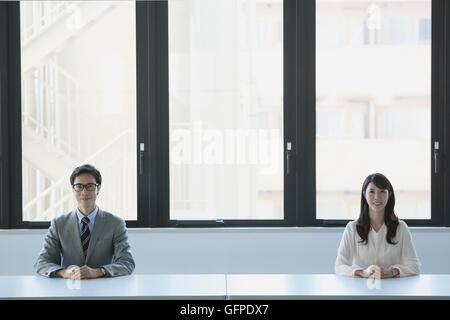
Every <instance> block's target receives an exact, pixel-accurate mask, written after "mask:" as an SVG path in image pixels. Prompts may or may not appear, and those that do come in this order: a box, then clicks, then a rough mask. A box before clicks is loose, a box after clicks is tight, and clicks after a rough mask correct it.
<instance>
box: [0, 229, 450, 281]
mask: <svg viewBox="0 0 450 320" xmlns="http://www.w3.org/2000/svg"><path fill="white" fill-rule="evenodd" d="M410 230H411V233H412V237H413V241H414V244H415V247H416V250H417V253H418V255H419V259H420V261H421V263H422V273H437V274H442V273H447V274H448V273H450V228H410ZM342 232H343V228H256V229H244V228H242V229H231V228H230V229H129V240H130V243H131V247H132V253H133V256H134V258H135V262H136V269H135V273H136V274H144V273H333V272H334V262H335V258H336V250H337V247H338V245H339V242H340V239H341V236H342ZM45 233H46V230H0V257H1V258H0V259H1V260H0V275H32V274H34V269H33V264H34V262H35V259H36V258H37V255H38V253H39V251H40V249H41V246H42V242H43V239H44V236H45Z"/></svg>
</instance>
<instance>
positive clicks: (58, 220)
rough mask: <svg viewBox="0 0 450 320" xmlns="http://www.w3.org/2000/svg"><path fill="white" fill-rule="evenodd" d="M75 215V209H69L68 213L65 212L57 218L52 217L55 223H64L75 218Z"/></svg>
mask: <svg viewBox="0 0 450 320" xmlns="http://www.w3.org/2000/svg"><path fill="white" fill-rule="evenodd" d="M74 216H75V211H73V210H72V211H69V212H67V213H63V214H61V215H59V216H57V217H55V218H53V219H52V222H53V223H64V222H66V221H68V220H70V219H73V218H74Z"/></svg>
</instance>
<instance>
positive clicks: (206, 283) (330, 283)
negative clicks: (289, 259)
mask: <svg viewBox="0 0 450 320" xmlns="http://www.w3.org/2000/svg"><path fill="white" fill-rule="evenodd" d="M1 299H164V300H172V299H183V300H190V299H193V300H206V299H212V300H225V299H229V300H232V299H248V300H264V299H283V300H288V299H450V275H437V274H435V275H430V274H424V275H419V276H413V277H407V278H394V279H383V280H373V279H362V278H349V277H343V276H337V275H334V274H291V275H289V274H284V275H282V274H241V275H238V274H236V275H231V274H229V275H224V274H186V275H181V274H180V275H164V274H157V275H156V274H155V275H131V276H124V277H117V278H101V279H92V280H81V281H73V280H65V279H59V278H54V279H49V278H46V277H42V276H39V275H35V276H0V300H1Z"/></svg>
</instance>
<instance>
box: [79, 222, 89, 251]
mask: <svg viewBox="0 0 450 320" xmlns="http://www.w3.org/2000/svg"><path fill="white" fill-rule="evenodd" d="M81 223H82V224H83V225H82V227H81V245H82V246H83V253H84V257H86V255H87V251H88V247H89V240H90V239H91V232H90V231H89V226H88V223H89V218H87V217H84V218H83V219H81Z"/></svg>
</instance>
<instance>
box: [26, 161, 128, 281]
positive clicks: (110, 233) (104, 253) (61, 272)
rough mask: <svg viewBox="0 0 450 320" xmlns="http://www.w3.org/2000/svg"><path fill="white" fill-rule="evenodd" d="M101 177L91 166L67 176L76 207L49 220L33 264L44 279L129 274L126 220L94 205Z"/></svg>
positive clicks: (83, 167)
mask: <svg viewBox="0 0 450 320" xmlns="http://www.w3.org/2000/svg"><path fill="white" fill-rule="evenodd" d="M101 183H102V177H101V175H100V172H99V171H98V170H97V169H96V168H94V167H93V166H91V165H83V166H81V167H77V168H75V170H74V171H73V172H72V175H71V176H70V184H71V185H72V188H73V193H74V196H75V199H76V201H77V203H78V207H77V208H76V209H75V210H74V211H72V212H69V213H66V214H63V215H61V216H59V217H56V218H54V219H53V220H52V222H51V225H50V228H49V229H48V232H47V235H46V237H45V240H44V246H43V248H42V250H41V252H40V254H39V257H38V259H37V261H36V263H35V264H34V267H35V269H36V271H37V272H38V273H39V274H41V275H43V276H47V277H61V278H66V279H92V278H99V277H104V276H106V277H113V276H121V275H128V274H131V273H132V272H133V270H134V266H135V264H134V260H133V256H132V255H131V251H130V245H129V243H128V235H127V229H126V226H125V221H124V220H123V219H121V218H119V217H117V216H115V215H113V214H111V213H109V212H106V211H103V210H101V209H100V208H99V207H98V206H97V205H96V204H95V201H96V199H97V195H98V194H99V192H100V188H101Z"/></svg>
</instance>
